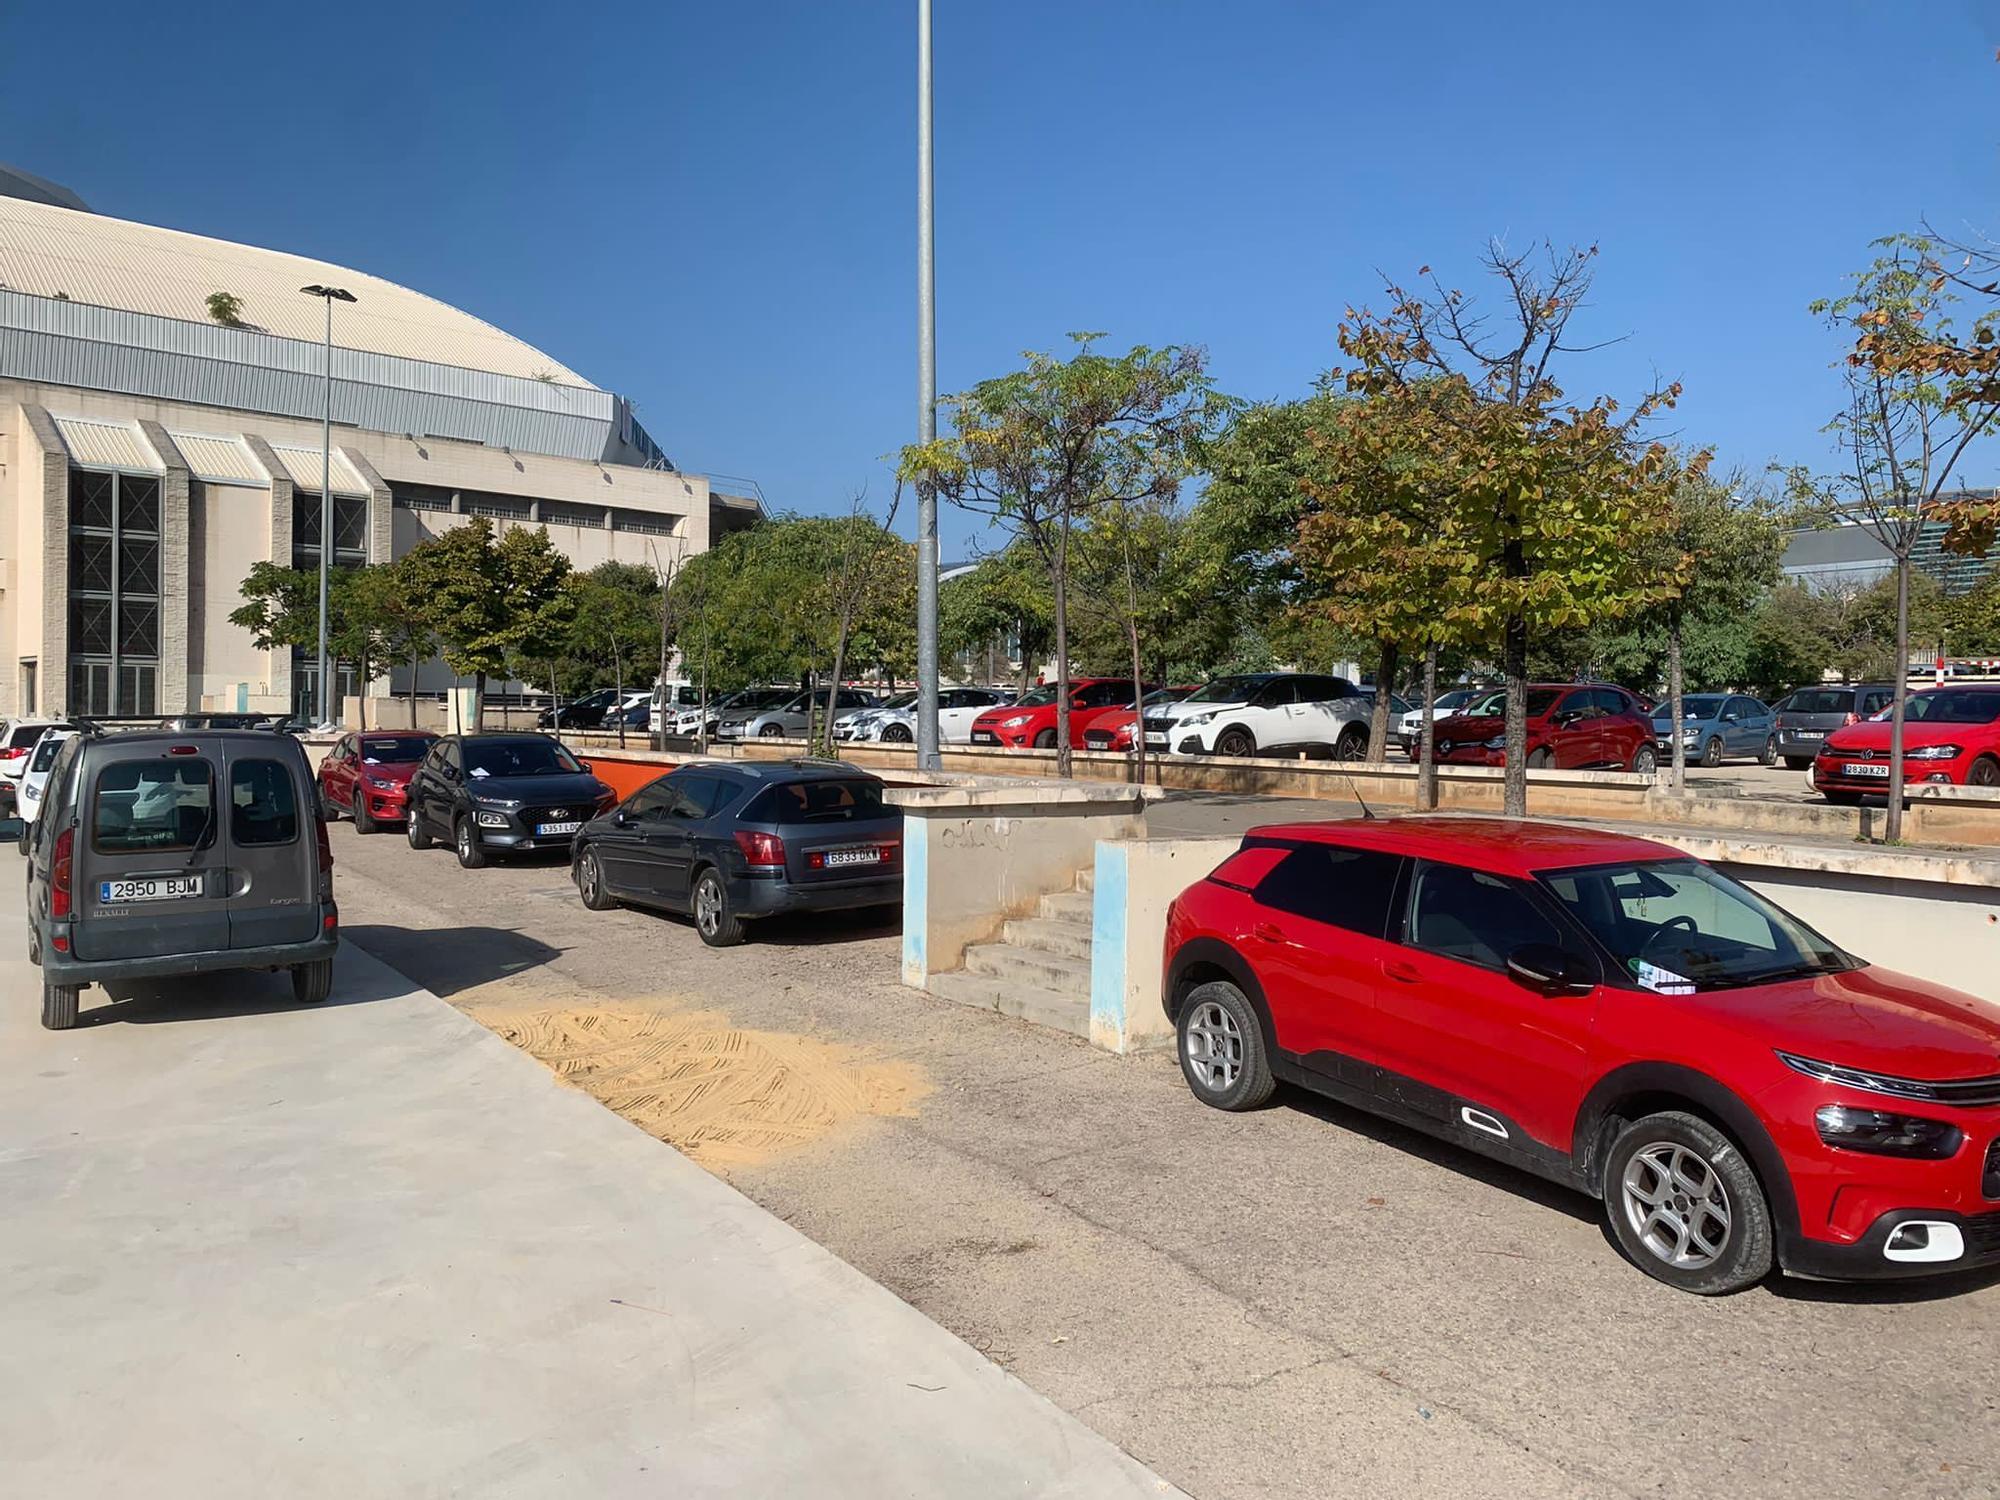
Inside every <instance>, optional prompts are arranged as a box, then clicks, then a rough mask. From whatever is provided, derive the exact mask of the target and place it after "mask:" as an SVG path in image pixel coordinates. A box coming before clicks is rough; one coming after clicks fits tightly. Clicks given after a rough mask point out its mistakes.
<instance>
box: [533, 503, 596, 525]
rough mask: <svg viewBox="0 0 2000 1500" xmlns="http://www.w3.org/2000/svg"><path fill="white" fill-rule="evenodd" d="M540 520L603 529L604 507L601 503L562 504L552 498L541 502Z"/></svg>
mask: <svg viewBox="0 0 2000 1500" xmlns="http://www.w3.org/2000/svg"><path fill="white" fill-rule="evenodd" d="M542 520H543V521H545V522H547V523H548V524H549V525H551V526H582V527H585V528H586V529H589V530H593V531H602V530H603V529H604V507H603V506H601V505H563V504H560V503H559V502H557V501H554V500H544V501H543V502H542Z"/></svg>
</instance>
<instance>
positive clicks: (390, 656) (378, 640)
mask: <svg viewBox="0 0 2000 1500" xmlns="http://www.w3.org/2000/svg"><path fill="white" fill-rule="evenodd" d="M404 562H405V559H403V558H398V559H397V560H396V561H395V562H391V563H378V564H376V565H375V566H373V567H368V568H361V569H359V570H357V571H356V572H355V574H354V576H353V578H352V579H351V580H350V581H349V582H348V584H347V585H346V587H345V589H344V590H343V592H342V594H341V596H340V608H341V612H342V614H343V617H351V618H352V619H353V620H354V621H355V622H357V624H358V626H359V628H361V629H362V630H365V631H366V632H367V636H366V645H367V646H368V647H369V649H370V651H371V656H372V657H373V658H374V659H379V660H380V661H381V662H382V663H383V664H384V665H385V666H386V665H387V664H389V663H391V662H404V663H407V664H408V665H409V669H410V689H409V702H410V723H411V724H415V723H416V722H417V720H416V702H417V670H418V668H419V667H420V666H421V665H422V664H423V662H424V660H425V658H427V657H429V656H431V655H432V654H433V653H435V652H436V650H437V632H436V631H435V630H434V629H433V628H432V626H431V622H430V613H429V608H428V601H427V600H426V599H425V598H424V597H423V595H422V594H421V593H420V592H419V591H418V589H417V587H416V585H415V583H414V581H413V579H412V577H411V572H412V570H411V569H409V568H407V567H405V566H404ZM329 592H331V590H330V589H329ZM329 603H331V601H329ZM342 639H343V640H345V639H347V631H346V629H345V628H343V631H342ZM364 698H365V693H364ZM363 727H364V728H365V727H366V726H365V725H364V726H363Z"/></svg>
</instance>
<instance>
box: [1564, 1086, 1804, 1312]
mask: <svg viewBox="0 0 2000 1500" xmlns="http://www.w3.org/2000/svg"><path fill="white" fill-rule="evenodd" d="M1602 1186H1603V1194H1604V1206H1605V1213H1606V1216H1607V1217H1608V1218H1609V1220H1610V1222H1611V1232H1612V1235H1613V1237H1614V1238H1615V1239H1616V1240H1617V1241H1618V1244H1619V1247H1620V1248H1621V1249H1622V1250H1624V1252H1625V1254H1626V1255H1627V1256H1628V1257H1630V1259H1631V1260H1632V1262H1633V1264H1635V1265H1637V1266H1638V1267H1639V1269H1640V1270H1642V1271H1644V1272H1645V1273H1646V1274H1647V1275H1649V1276H1652V1277H1655V1278H1657V1279H1658V1280H1661V1281H1664V1282H1666V1283H1667V1284H1668V1285H1670V1286H1676V1287H1679V1288H1680V1289H1681V1290H1682V1291H1688V1292H1695V1293H1698V1294H1700V1295H1703V1296H1717V1295H1720V1294H1723V1293H1727V1292H1736V1291H1741V1290H1742V1289H1743V1288H1744V1287H1747V1286H1751V1285H1753V1284H1755V1283H1756V1282H1758V1281H1761V1280H1763V1279H1764V1277H1765V1276H1766V1275H1768V1274H1769V1273H1770V1270H1771V1265H1772V1260H1773V1249H1772V1227H1771V1210H1770V1207H1769V1205H1768V1204H1767V1203H1766V1202H1765V1199H1764V1189H1763V1185H1762V1184H1761V1183H1759V1182H1758V1180H1757V1174H1756V1173H1755V1172H1754V1171H1753V1170H1751V1167H1750V1164H1749V1162H1748V1161H1747V1160H1746V1159H1745V1158H1744V1155H1743V1152H1742V1151H1741V1150H1740V1149H1739V1148H1738V1147H1737V1145H1736V1143H1735V1142H1734V1141H1732V1140H1730V1138H1729V1137H1728V1136H1726V1135H1724V1134H1723V1133H1722V1132H1721V1131H1720V1130H1718V1129H1717V1128H1716V1127H1715V1126H1714V1125H1712V1124H1710V1123H1709V1122H1708V1121H1707V1120H1704V1119H1702V1118H1701V1117H1700V1116H1698V1115H1691V1114H1684V1113H1682V1112H1680V1111H1678V1110H1670V1111H1663V1112H1662V1113H1659V1114H1654V1115H1648V1116H1646V1117H1645V1118H1644V1119H1641V1120H1635V1121H1634V1122H1633V1123H1631V1124H1630V1125H1627V1126H1626V1127H1625V1128H1624V1129H1623V1130H1622V1131H1620V1132H1619V1134H1618V1137H1617V1139H1616V1140H1614V1141H1613V1142H1612V1143H1611V1149H1610V1150H1609V1151H1608V1152H1606V1153H1605V1158H1604V1175H1603V1180H1602Z"/></svg>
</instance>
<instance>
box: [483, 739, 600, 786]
mask: <svg viewBox="0 0 2000 1500" xmlns="http://www.w3.org/2000/svg"><path fill="white" fill-rule="evenodd" d="M582 772H583V767H582V766H580V765H578V764H577V763H576V757H575V756H574V755H571V754H570V753H569V751H568V750H567V749H566V748H564V747H563V746H562V745H560V744H558V743H557V742H556V741H554V740H467V741H466V742H465V774H466V775H468V776H474V777H478V778H480V779H481V780H484V779H485V778H486V777H488V776H577V775H581V774H582Z"/></svg>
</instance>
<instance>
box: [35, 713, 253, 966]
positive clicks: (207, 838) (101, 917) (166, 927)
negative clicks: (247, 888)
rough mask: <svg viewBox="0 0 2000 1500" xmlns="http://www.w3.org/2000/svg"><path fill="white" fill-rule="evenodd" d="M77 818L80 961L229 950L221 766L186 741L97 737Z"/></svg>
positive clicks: (76, 943)
mask: <svg viewBox="0 0 2000 1500" xmlns="http://www.w3.org/2000/svg"><path fill="white" fill-rule="evenodd" d="M89 748H91V749H93V750H96V751H97V752H98V753H97V754H96V755H93V756H91V757H89V758H88V760H87V762H86V764H85V766H84V768H83V772H82V774H83V777H84V784H83V786H82V787H80V788H79V792H80V801H81V806H80V809H79V816H78V819H77V847H76V851H75V854H74V856H73V858H74V868H75V869H76V871H77V876H76V907H75V910H76V925H75V929H74V931H73V932H72V933H71V937H70V942H71V945H72V951H73V952H74V953H75V954H76V956H77V957H78V958H80V959H88V960H98V959H117V958H140V957H147V956H152V955H156V954H171V953H206V952H214V951H217V950H220V949H223V948H226V947H228V946H229V897H228V883H227V879H226V872H225V870H224V868H223V856H222V841H221V840H220V839H219V838H218V837H217V831H218V816H219V812H220V806H219V804H220V783H221V780H222V774H221V767H220V765H219V764H218V763H217V759H216V757H215V756H214V754H213V752H212V750H209V751H204V750H202V749H199V748H197V747H196V746H194V745H185V746H182V745H164V744H160V743H159V742H157V741H156V742H154V743H153V744H150V745H139V746H133V747H132V748H131V749H129V750H125V751H121V750H120V749H119V748H118V747H116V746H115V745H111V744H106V743H104V742H101V741H100V742H97V743H95V744H93V745H91V746H90V747H89Z"/></svg>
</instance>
